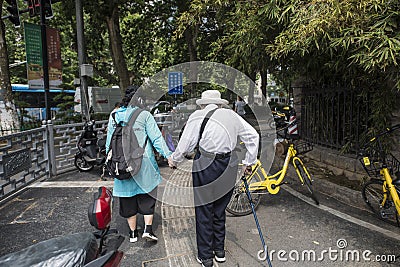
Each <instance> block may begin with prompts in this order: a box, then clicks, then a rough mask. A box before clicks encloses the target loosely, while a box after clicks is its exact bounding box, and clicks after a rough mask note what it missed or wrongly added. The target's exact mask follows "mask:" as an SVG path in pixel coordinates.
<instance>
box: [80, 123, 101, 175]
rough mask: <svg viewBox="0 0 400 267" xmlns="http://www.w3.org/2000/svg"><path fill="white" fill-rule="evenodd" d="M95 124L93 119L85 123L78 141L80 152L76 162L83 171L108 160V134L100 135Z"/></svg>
mask: <svg viewBox="0 0 400 267" xmlns="http://www.w3.org/2000/svg"><path fill="white" fill-rule="evenodd" d="M94 125H95V122H94V121H93V120H91V121H88V122H86V123H85V125H84V131H83V132H82V134H81V136H80V137H79V140H78V143H77V148H78V152H77V153H76V155H75V161H74V164H75V167H76V168H77V169H78V170H80V171H82V172H87V171H90V170H91V169H93V167H94V166H102V165H104V163H105V160H106V136H105V135H104V134H103V135H102V136H101V137H98V133H97V131H96V130H95V129H94Z"/></svg>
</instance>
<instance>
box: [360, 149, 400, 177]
mask: <svg viewBox="0 0 400 267" xmlns="http://www.w3.org/2000/svg"><path fill="white" fill-rule="evenodd" d="M359 160H360V162H361V165H362V166H363V168H364V170H365V171H366V172H367V174H368V176H370V177H375V178H381V174H380V170H381V169H382V164H383V161H382V160H381V158H380V157H379V156H376V155H365V156H363V157H362V158H360V159H359ZM386 164H387V168H388V170H389V173H390V175H395V174H396V173H397V172H399V171H400V161H399V160H398V159H396V158H395V156H393V155H392V154H387V155H386Z"/></svg>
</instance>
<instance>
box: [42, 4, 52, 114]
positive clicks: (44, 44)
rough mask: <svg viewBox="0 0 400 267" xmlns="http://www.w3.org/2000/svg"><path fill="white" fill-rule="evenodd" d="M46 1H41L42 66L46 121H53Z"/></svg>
mask: <svg viewBox="0 0 400 267" xmlns="http://www.w3.org/2000/svg"><path fill="white" fill-rule="evenodd" d="M45 3H46V1H45V0H40V30H41V37H42V65H43V88H44V102H45V106H46V120H51V114H50V103H49V98H50V96H49V92H50V91H49V90H50V81H49V62H48V55H47V33H46V15H45V8H44V5H45Z"/></svg>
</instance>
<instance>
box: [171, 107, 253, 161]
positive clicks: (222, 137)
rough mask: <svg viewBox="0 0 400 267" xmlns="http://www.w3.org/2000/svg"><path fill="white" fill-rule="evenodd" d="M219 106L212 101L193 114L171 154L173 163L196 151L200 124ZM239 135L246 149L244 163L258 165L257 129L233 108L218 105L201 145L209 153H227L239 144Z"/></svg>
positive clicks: (205, 129)
mask: <svg viewBox="0 0 400 267" xmlns="http://www.w3.org/2000/svg"><path fill="white" fill-rule="evenodd" d="M216 108H218V106H217V105H214V104H210V105H207V106H206V107H205V108H204V109H202V110H197V111H195V112H194V113H193V114H192V115H190V117H189V119H188V121H187V123H186V126H185V129H184V130H183V133H182V136H181V139H180V140H179V143H178V145H177V147H176V150H175V152H174V153H173V154H172V160H173V161H174V162H182V161H183V159H184V156H185V154H187V153H189V152H191V151H193V150H194V148H195V147H196V144H197V141H198V139H199V134H200V126H201V124H202V122H203V120H204V118H205V116H206V114H207V113H208V112H209V111H210V110H213V109H216ZM238 138H239V139H240V140H241V141H242V142H243V143H244V144H245V146H246V149H247V152H246V155H245V158H244V160H243V162H242V163H243V164H245V165H253V164H255V163H256V161H257V152H258V142H259V135H258V133H257V131H256V130H255V129H254V128H253V127H252V126H251V125H250V124H249V123H248V122H246V121H245V120H244V119H243V118H242V117H240V116H239V115H238V114H236V113H235V112H234V111H233V110H230V109H224V108H219V109H217V110H216V111H215V112H214V114H213V115H212V116H211V118H210V119H209V121H208V122H207V124H206V127H205V128H204V131H203V134H202V137H201V140H200V143H199V146H200V147H201V148H202V149H203V150H205V151H207V152H210V153H227V152H231V151H233V149H234V148H235V147H236V144H237V140H238Z"/></svg>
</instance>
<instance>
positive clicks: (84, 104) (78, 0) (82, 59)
mask: <svg viewBox="0 0 400 267" xmlns="http://www.w3.org/2000/svg"><path fill="white" fill-rule="evenodd" d="M75 9H76V36H77V43H78V61H79V76H80V86H81V112H82V113H81V114H82V118H84V119H85V120H89V119H90V118H89V107H88V103H89V101H88V100H89V93H88V82H87V76H86V75H82V66H83V65H84V64H85V63H86V47H85V37H84V33H83V29H84V24H83V6H82V0H75Z"/></svg>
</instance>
